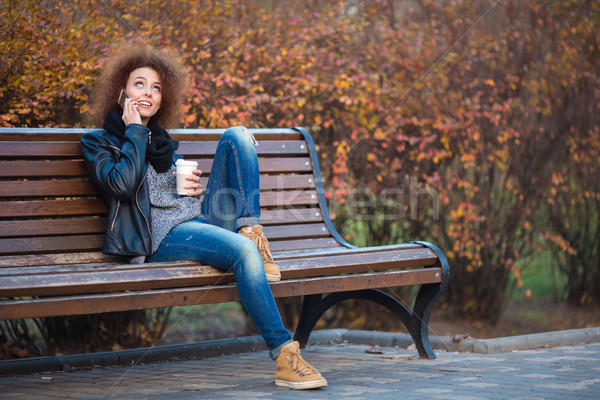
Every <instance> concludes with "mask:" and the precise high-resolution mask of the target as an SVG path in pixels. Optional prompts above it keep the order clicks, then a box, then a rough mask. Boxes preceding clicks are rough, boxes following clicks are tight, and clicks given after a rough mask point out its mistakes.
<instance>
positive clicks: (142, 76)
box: [125, 67, 162, 125]
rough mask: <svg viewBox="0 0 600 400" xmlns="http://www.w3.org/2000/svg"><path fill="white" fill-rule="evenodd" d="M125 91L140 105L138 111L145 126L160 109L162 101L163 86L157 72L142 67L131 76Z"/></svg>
mask: <svg viewBox="0 0 600 400" xmlns="http://www.w3.org/2000/svg"><path fill="white" fill-rule="evenodd" d="M125 91H126V92H127V94H128V95H129V97H131V98H132V99H133V100H135V101H137V102H138V103H139V106H138V111H139V113H140V117H142V122H143V123H144V125H145V124H146V123H147V122H148V120H150V117H152V116H154V115H155V114H156V113H157V112H158V110H159V109H160V103H161V101H162V85H161V82H160V76H159V75H158V72H156V70H154V69H152V68H149V67H142V68H138V69H135V70H133V71H132V72H131V73H130V74H129V79H128V80H127V85H126V86H125Z"/></svg>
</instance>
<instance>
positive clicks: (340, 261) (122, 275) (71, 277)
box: [0, 249, 437, 297]
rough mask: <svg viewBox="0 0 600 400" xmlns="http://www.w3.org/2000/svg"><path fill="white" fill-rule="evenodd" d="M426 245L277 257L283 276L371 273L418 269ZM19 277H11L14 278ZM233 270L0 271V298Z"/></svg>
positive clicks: (431, 257)
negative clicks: (386, 249)
mask: <svg viewBox="0 0 600 400" xmlns="http://www.w3.org/2000/svg"><path fill="white" fill-rule="evenodd" d="M436 261H437V258H436V257H435V254H433V253H432V252H431V251H429V250H428V249H412V250H405V251H388V252H376V251H373V252H371V253H363V254H356V253H351V254H340V255H337V256H327V257H313V258H306V259H303V260H282V261H278V265H279V267H280V268H281V275H282V279H294V278H307V277H314V276H320V275H339V274H353V273H371V272H377V271H382V270H390V269H408V268H420V267H424V266H430V265H433V264H435V262H436ZM17 276H18V277H19V279H18V280H17V279H14V278H15V277H17ZM232 281H233V275H232V274H230V273H222V272H220V271H218V270H216V269H214V268H212V267H209V266H204V265H200V264H196V263H190V262H177V263H149V264H134V265H132V264H121V265H116V266H103V265H87V266H86V265H73V266H66V267H64V266H60V267H56V268H53V267H51V266H46V267H43V266H41V267H35V268H32V269H31V270H29V269H28V268H22V267H18V268H3V269H1V270H0V297H16V296H28V295H40V296H48V295H58V294H81V293H99V292H111V291H118V290H142V289H155V288H166V287H183V286H191V285H199V284H203V285H206V284H211V285H213V284H223V283H229V282H232Z"/></svg>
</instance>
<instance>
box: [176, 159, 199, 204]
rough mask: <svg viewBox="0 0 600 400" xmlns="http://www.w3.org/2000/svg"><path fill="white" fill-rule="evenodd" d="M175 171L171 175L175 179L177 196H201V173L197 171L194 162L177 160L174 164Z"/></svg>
mask: <svg viewBox="0 0 600 400" xmlns="http://www.w3.org/2000/svg"><path fill="white" fill-rule="evenodd" d="M175 166H176V167H177V171H176V172H173V175H174V176H175V178H176V179H177V194H179V195H181V196H198V195H200V194H202V185H201V184H200V176H201V175H202V171H200V170H198V168H197V167H198V163H197V162H196V161H187V160H177V162H176V163H175Z"/></svg>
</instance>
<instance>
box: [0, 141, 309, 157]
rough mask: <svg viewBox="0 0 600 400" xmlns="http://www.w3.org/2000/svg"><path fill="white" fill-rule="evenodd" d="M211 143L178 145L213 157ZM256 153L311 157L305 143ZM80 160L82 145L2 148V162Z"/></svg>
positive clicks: (272, 144)
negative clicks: (40, 159) (38, 159)
mask: <svg viewBox="0 0 600 400" xmlns="http://www.w3.org/2000/svg"><path fill="white" fill-rule="evenodd" d="M215 139H216V140H215V141H211V142H186V141H182V142H180V143H179V149H178V153H180V154H185V155H190V156H194V155H195V156H200V157H211V158H212V156H213V155H214V154H215V151H216V150H217V141H218V138H215ZM256 153H257V154H258V155H259V156H261V155H266V154H269V155H273V154H286V155H299V154H304V155H306V154H308V148H307V146H306V143H305V142H304V141H303V140H279V141H263V142H261V143H260V144H259V145H258V146H256ZM73 157H75V158H80V157H81V144H80V142H79V141H76V142H75V141H55V142H45V141H42V142H35V141H34V142H31V141H10V142H9V141H6V142H2V146H0V158H3V159H19V158H44V159H48V158H73Z"/></svg>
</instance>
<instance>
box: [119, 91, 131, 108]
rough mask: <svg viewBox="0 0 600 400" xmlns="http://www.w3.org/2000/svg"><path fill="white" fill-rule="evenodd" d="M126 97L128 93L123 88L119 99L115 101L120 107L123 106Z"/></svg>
mask: <svg viewBox="0 0 600 400" xmlns="http://www.w3.org/2000/svg"><path fill="white" fill-rule="evenodd" d="M128 98H129V95H128V94H127V92H126V91H125V89H121V94H119V100H117V103H118V104H119V105H120V106H121V108H123V109H124V108H125V100H127V99H128Z"/></svg>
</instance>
